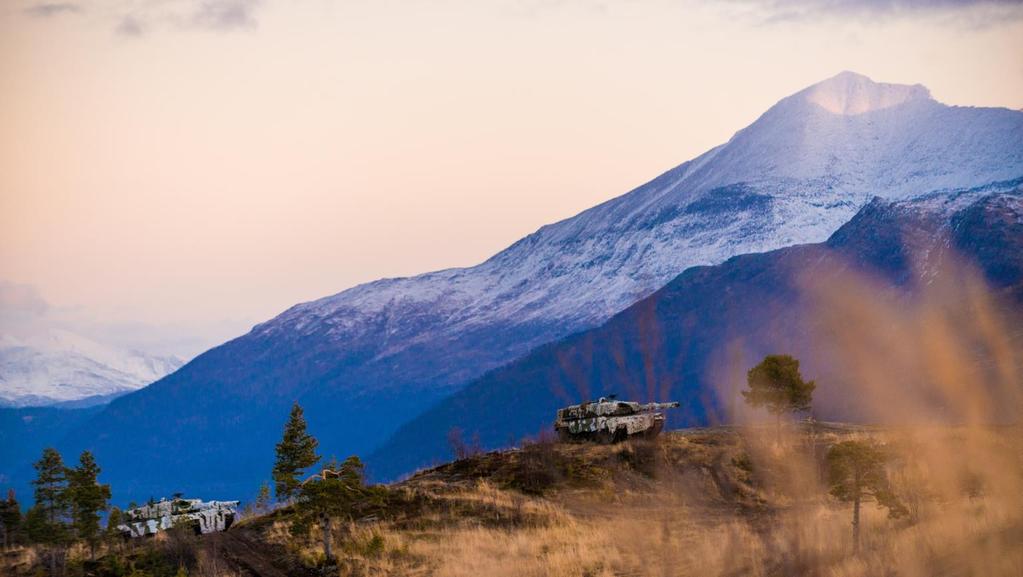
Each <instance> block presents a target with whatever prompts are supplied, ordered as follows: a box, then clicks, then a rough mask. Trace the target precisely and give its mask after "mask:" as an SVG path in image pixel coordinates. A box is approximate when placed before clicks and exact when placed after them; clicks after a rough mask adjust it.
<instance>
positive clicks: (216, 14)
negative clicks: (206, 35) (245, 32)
mask: <svg viewBox="0 0 1023 577" xmlns="http://www.w3.org/2000/svg"><path fill="white" fill-rule="evenodd" d="M259 4H260V0H204V1H202V2H199V5H198V6H197V7H196V9H195V12H194V13H193V17H192V22H193V23H194V24H195V25H196V26H199V27H202V28H207V29H212V30H231V29H235V28H251V27H253V26H255V25H256V20H255V17H254V12H255V11H256V9H257V8H258V7H259Z"/></svg>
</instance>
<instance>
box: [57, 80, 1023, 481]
mask: <svg viewBox="0 0 1023 577" xmlns="http://www.w3.org/2000/svg"><path fill="white" fill-rule="evenodd" d="M658 128H659V129H668V128H667V127H658ZM1020 177H1023V112H1020V111H1012V110H1007V109H1000V108H970V107H952V106H946V105H943V104H941V103H938V102H936V101H934V100H933V99H931V98H930V96H929V93H928V92H927V90H926V89H925V88H923V87H921V86H903V85H890V84H879V83H875V82H872V81H871V80H870V79H868V78H866V77H863V76H860V75H856V74H853V73H842V74H840V75H838V76H836V77H834V78H831V79H828V80H826V81H824V82H821V83H819V84H816V85H814V86H811V87H809V88H807V89H805V90H803V91H800V92H798V93H796V94H794V95H792V96H789V97H787V98H785V99H783V100H781V101H780V102H779V103H778V104H776V105H775V106H773V107H772V108H771V109H769V110H768V111H767V112H765V113H764V115H763V116H761V117H760V118H759V119H758V120H757V121H756V122H754V123H753V124H752V125H750V126H749V127H747V128H745V129H743V130H741V131H739V132H738V133H736V135H735V136H734V137H732V139H731V140H729V141H728V142H727V143H725V144H723V145H721V146H719V147H717V148H714V149H712V150H710V151H708V152H707V153H705V154H703V155H701V156H700V157H698V158H696V159H694V160H692V161H689V162H686V163H684V164H682V165H680V166H678V167H676V168H674V169H672V170H669V171H668V172H666V173H664V174H662V175H661V176H659V177H657V178H655V179H654V180H652V181H650V182H649V183H647V184H645V185H643V186H640V187H639V188H637V189H635V190H633V191H631V192H629V193H627V194H625V195H623V196H620V197H617V198H615V199H613V200H610V201H608V202H605V203H603V204H601V205H599V206H596V207H594V208H592V209H589V210H587V211H584V212H582V213H580V214H579V215H576V216H574V217H572V218H569V219H567V220H564V221H561V222H558V223H556V224H552V225H549V226H545V227H543V228H541V229H540V230H538V231H537V232H535V233H533V234H531V235H529V236H527V237H526V238H523V239H521V240H519V241H518V242H516V243H515V244H513V245H512V246H510V247H509V248H508V249H506V250H504V251H502V252H500V253H498V254H497V255H495V256H494V257H492V258H490V259H489V260H487V261H486V262H484V263H482V264H480V265H477V266H474V267H470V268H461V269H449V270H444V271H438V272H433V273H427V274H424V275H420V276H416V277H411V278H401V279H385V280H380V281H376V282H373V283H368V284H365V285H361V286H357V287H355V288H352V289H349V290H346V291H344V292H342V293H339V294H337V295H334V296H331V297H327V298H324V299H321V300H318V301H313V302H310V303H305V304H301V305H297V306H295V307H292V308H291V309H289V310H287V311H285V312H284V313H282V314H281V315H280V316H278V317H276V318H274V319H272V320H270V321H268V322H266V323H263V324H260V325H258V326H256V327H255V328H254V329H253V330H252V331H251V332H250V333H248V334H246V335H244V336H241V337H239V338H237V339H234V340H232V341H230V342H228V343H225V344H224V345H221V346H219V347H216V348H214V349H212V350H210V351H207V352H206V353H204V354H202V355H200V356H199V357H197V358H196V359H194V360H193V361H191V362H190V363H188V364H187V365H185V366H184V367H182V368H181V369H180V370H178V371H176V372H174V373H172V374H171V375H169V376H167V377H165V378H163V379H161V380H159V381H157V382H156V383H154V384H153V385H151V386H149V387H146V388H145V389H142V390H140V391H138V392H135V393H132V394H129V395H125V396H123V397H121V398H118V399H116V400H115V401H113V402H112V403H110V405H109V406H107V407H106V408H105V409H104V410H103V411H101V412H100V413H98V414H96V415H95V416H93V417H91V418H90V419H88V420H87V421H86V422H84V423H83V424H82V425H81V426H79V427H77V428H75V429H74V430H73V431H71V432H70V433H68V434H67V435H66V436H65V437H64V439H63V440H62V441H61V442H60V443H59V445H60V447H61V448H63V449H64V450H65V451H68V452H76V451H78V450H80V449H82V448H90V449H92V450H94V451H95V452H96V453H97V458H98V459H99V461H100V462H101V463H103V466H104V470H105V473H104V475H105V478H106V479H107V481H109V482H112V483H114V488H115V491H118V495H130V496H132V497H138V496H142V497H148V496H149V495H161V494H169V493H171V492H173V491H175V490H179V489H184V490H188V491H189V492H196V493H200V494H202V495H203V496H205V497H207V498H219V497H236V496H241V497H245V496H246V495H248V494H250V493H252V492H253V491H254V490H255V488H256V487H257V486H258V483H259V481H260V480H262V479H265V478H266V477H267V476H268V474H269V470H270V467H271V461H272V458H273V444H274V442H276V440H277V438H278V436H279V434H280V427H281V426H282V424H283V422H284V419H285V418H286V416H287V411H288V406H289V405H290V404H291V403H292V402H293V401H295V400H297V401H299V402H301V403H302V404H303V405H304V406H305V408H306V413H307V417H308V419H309V423H310V428H311V429H312V431H313V433H314V434H315V435H316V436H317V437H319V439H320V441H321V446H322V448H323V450H324V451H325V452H327V453H328V454H336V455H337V456H339V457H343V456H345V455H347V454H351V453H360V454H368V453H369V452H371V451H373V450H374V449H377V448H379V447H380V445H381V443H383V442H384V441H385V440H386V439H387V438H388V437H389V436H390V435H391V434H392V433H394V432H395V431H396V430H397V429H398V428H399V427H400V426H401V425H402V424H403V423H406V422H408V421H409V420H410V419H413V418H415V417H417V416H419V415H422V414H423V413H424V412H426V411H427V410H428V409H430V408H431V407H432V406H433V405H435V404H436V403H437V402H438V401H440V400H441V399H444V398H445V397H448V396H450V395H452V394H453V393H456V392H457V391H459V390H461V389H462V388H463V387H464V386H465V385H466V383H469V382H471V381H473V380H474V379H477V378H478V377H480V376H481V375H484V374H486V373H487V372H488V371H493V370H494V369H498V368H499V367H501V366H502V365H505V364H507V363H509V362H511V361H514V360H516V359H519V358H522V357H523V356H524V355H526V354H527V353H529V352H530V351H531V350H533V349H536V348H537V347H542V345H544V344H545V343H549V342H551V341H556V340H558V339H561V338H564V337H566V336H567V335H571V334H573V333H577V332H580V331H585V330H587V329H591V328H594V327H597V326H599V325H601V324H602V323H604V322H606V321H607V320H608V319H609V318H611V317H612V316H613V315H615V314H616V313H618V312H620V311H622V310H623V309H625V308H627V307H629V305H631V304H632V303H634V302H636V301H637V300H640V299H643V298H645V297H647V296H649V295H651V294H652V293H653V292H654V291H656V290H658V289H659V288H661V287H662V286H664V285H665V284H666V283H668V282H669V281H671V280H672V279H674V278H675V277H676V276H677V275H678V274H679V273H681V272H682V271H685V270H686V269H690V268H691V267H699V266H706V265H716V264H719V263H722V262H724V261H726V260H727V259H729V258H731V257H734V256H736V255H741V254H746V253H759V252H763V251H770V250H774V249H778V248H781V247H787V246H792V245H796V244H805V243H820V242H822V241H824V240H826V239H827V238H828V237H829V236H830V235H832V233H834V232H835V231H836V230H838V229H839V227H840V226H842V225H843V224H844V223H846V222H848V221H849V220H850V219H851V218H853V216H854V215H855V214H857V211H859V210H860V209H862V208H863V207H864V206H866V205H867V204H868V203H869V202H870V201H871V199H872V198H874V197H875V196H876V197H880V198H881V199H882V200H887V201H893V200H902V199H907V198H910V197H918V196H920V195H922V194H925V193H931V192H936V193H939V194H948V193H951V192H952V191H961V190H966V189H979V188H982V187H985V186H991V187H992V188H993V189H999V190H1001V189H1004V188H1006V187H1009V188H1011V186H1012V185H1011V184H1005V183H1011V182H1014V181H1016V179H1019V178H1020ZM998 183H1001V184H998ZM695 270H701V269H695ZM701 322H704V323H707V324H706V325H699V326H693V327H692V330H693V331H713V330H716V329H715V326H716V325H717V323H718V322H719V321H718V320H717V319H716V318H714V317H705V318H702V320H701ZM632 336H634V337H636V338H641V337H642V335H632ZM594 377H595V378H596V375H594ZM479 386H480V385H478V384H474V385H473V389H472V390H478V387H479ZM597 388H599V385H598V384H596V383H595V384H593V389H594V390H596V389H597ZM523 390H526V389H523ZM501 394H505V393H496V392H495V395H501ZM564 396H571V395H562V397H564ZM458 398H464V397H461V396H458V397H453V398H452V399H458ZM501 398H504V397H501ZM518 400H519V401H520V402H530V403H531V402H533V401H534V400H535V401H536V402H537V407H538V409H537V410H541V409H542V410H544V411H546V409H547V408H549V405H550V403H552V402H560V401H561V397H557V398H556V399H555V400H551V399H541V400H537V399H533V398H532V397H522V398H518ZM680 400H687V401H691V399H680ZM451 402H454V401H446V402H445V403H444V404H442V405H440V409H439V410H442V411H443V410H446V409H444V407H451V406H452V405H450V403H451ZM688 404H689V405H690V406H693V405H694V404H693V403H691V402H690V403H688ZM495 407H504V408H501V409H500V410H499V414H500V416H501V418H502V419H505V420H506V419H508V418H510V416H511V415H512V414H513V411H512V410H511V408H509V407H508V406H507V405H500V404H497V405H492V406H491V408H495ZM530 410H531V411H532V410H533V409H532V408H530ZM431 414H435V413H431ZM496 416H497V415H496V414H494V415H492V416H491V417H489V418H496ZM703 416H705V414H703V413H702V412H699V411H698V412H694V413H693V414H692V415H690V417H691V418H690V420H689V421H688V422H698V421H699V419H700V418H702V417H703ZM477 417H478V415H477ZM434 422H436V423H439V424H440V425H439V426H442V425H443V424H444V423H447V422H449V421H448V420H445V419H439V420H436V421H434ZM406 430H407V429H406ZM414 430H415V429H414ZM516 430H518V429H516ZM509 432H512V431H510V430H509ZM443 433H444V432H443V431H442V434H443ZM488 434H489V433H488ZM495 434H496V433H495ZM396 439H397V437H396ZM502 440H506V439H502ZM488 442H493V438H492V437H488ZM424 443H425V445H424V456H425V458H430V456H431V455H434V454H435V453H436V451H435V447H433V446H432V445H431V443H433V439H432V437H431V438H429V439H424ZM399 445H401V447H402V449H401V450H402V451H405V450H406V448H407V446H406V445H404V444H403V443H399ZM389 446H390V445H389ZM421 460H422V459H418V460H417V459H412V458H409V457H408V455H407V454H405V453H402V454H401V455H395V458H394V460H393V462H390V455H389V453H388V452H386V451H383V452H378V453H377V454H376V457H375V458H374V467H376V469H375V470H376V471H377V472H378V474H386V475H391V474H397V473H400V472H402V471H403V470H404V468H405V467H408V466H414V465H415V464H416V462H418V461H421ZM140 463H145V465H144V466H140Z"/></svg>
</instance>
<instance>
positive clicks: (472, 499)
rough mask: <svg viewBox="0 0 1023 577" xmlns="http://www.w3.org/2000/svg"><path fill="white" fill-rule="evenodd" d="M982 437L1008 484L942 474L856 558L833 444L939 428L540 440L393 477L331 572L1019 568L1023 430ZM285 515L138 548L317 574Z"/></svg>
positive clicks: (348, 529)
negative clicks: (833, 495) (837, 489)
mask: <svg viewBox="0 0 1023 577" xmlns="http://www.w3.org/2000/svg"><path fill="white" fill-rule="evenodd" d="M940 435H941V437H942V439H943V440H942V444H945V445H947V444H948V443H950V442H952V443H958V442H963V443H966V441H965V440H963V439H964V438H965V437H964V436H963V433H961V432H959V431H949V430H943V431H941V432H940ZM984 435H985V439H986V440H985V441H983V446H984V447H989V446H997V447H1000V448H1001V449H1005V448H1006V447H1011V449H1010V450H1008V451H1004V450H1001V452H1000V453H998V454H1000V455H1002V456H1005V455H1008V456H1009V457H1010V464H1009V465H1008V468H1007V469H1006V468H1000V469H998V478H1006V479H1009V478H1011V481H1010V482H1009V484H1008V485H1007V486H1002V487H1000V488H996V487H995V486H994V484H993V481H994V478H993V479H992V483H988V484H989V485H991V487H992V488H991V490H990V494H987V493H985V492H982V493H983V494H982V495H981V496H979V497H978V496H976V495H974V497H973V498H967V497H966V496H965V495H966V493H962V492H958V491H959V490H958V489H953V490H952V493H949V494H940V493H941V491H943V490H944V489H942V487H941V486H940V485H937V484H936V485H935V486H934V487H929V488H928V491H930V493H928V495H930V496H929V497H928V498H925V499H920V500H916V501H914V500H909V501H907V503H908V504H909V505H910V506H911V509H912V511H913V513H914V517H913V519H912V520H911V521H908V520H903V521H892V520H888V519H887V518H886V517H885V515H884V512H883V511H880V510H878V509H876V508H875V507H874V506H873V505H867V506H865V508H864V548H865V551H866V554H865V555H863V556H862V557H861V558H860V559H853V558H852V557H850V555H849V550H850V548H851V535H850V531H849V521H850V509H849V507H848V506H847V505H843V504H839V503H835V502H834V501H833V500H831V499H829V498H828V497H827V496H826V491H825V490H824V489H823V487H822V478H821V476H822V473H823V466H822V465H823V459H824V454H825V452H826V449H827V446H828V445H830V444H831V443H833V442H835V441H836V440H840V439H846V438H863V437H878V438H881V439H884V440H885V441H887V442H889V443H891V444H892V446H897V447H902V448H908V447H911V446H915V445H911V444H910V443H911V442H919V441H920V440H921V438H925V439H926V438H934V437H933V434H932V433H928V434H927V435H926V436H925V437H920V436H918V435H917V434H915V433H914V434H910V433H907V432H904V431H903V432H900V431H891V430H888V431H878V430H870V429H867V428H863V427H848V426H839V425H830V426H829V425H823V424H819V425H818V426H816V427H814V428H813V430H812V431H811V430H810V429H808V428H807V427H805V426H802V427H801V428H800V430H798V431H795V430H793V431H789V432H788V433H787V434H786V436H785V437H784V438H783V439H782V443H781V445H777V444H776V442H775V438H774V430H773V429H772V428H763V429H760V428H747V429H738V428H727V427H721V428H712V429H691V430H684V431H677V432H673V433H668V434H664V435H662V436H661V437H660V439H658V440H657V441H656V442H648V441H630V442H626V443H622V444H618V445H611V446H601V445H590V444H557V443H552V442H540V443H534V444H527V445H526V446H524V447H523V448H522V449H516V450H510V451H499V452H492V453H487V454H481V455H476V456H472V457H469V458H466V459H462V460H458V461H455V462H451V463H448V464H445V465H442V466H439V467H436V468H433V469H428V470H424V471H421V472H419V473H418V474H416V475H414V476H412V477H411V478H409V479H407V480H405V481H403V482H400V483H396V484H394V485H392V486H390V489H391V491H390V497H389V498H388V502H387V505H386V506H385V507H383V508H380V509H376V510H367V511H363V512H362V513H361V514H360V517H361V518H359V519H356V520H354V521H351V522H347V523H342V524H341V525H342V526H341V530H340V531H338V535H337V552H338V556H339V559H340V561H339V567H338V571H337V572H334V571H329V572H327V573H326V574H335V575H336V574H341V575H424V576H425V575H437V576H452V577H455V576H463V575H465V576H469V575H496V576H501V575H537V576H541V575H569V576H571V575H575V576H611V575H651V576H653V575H796V574H810V575H849V576H853V575H872V574H879V573H883V572H890V573H891V574H895V575H918V574H919V575H924V574H928V575H929V574H945V575H973V574H976V575H980V574H984V575H1012V574H1017V570H1018V569H1019V568H1020V567H1023V548H1019V547H1016V545H1018V544H1019V543H1023V513H1020V512H1019V507H1018V506H1017V505H1018V504H1019V501H1018V498H1016V497H1011V495H1013V494H1016V495H1018V491H1017V489H1018V488H1019V487H1020V486H1021V485H1020V483H1019V474H1020V473H1021V470H1020V469H1019V468H1018V465H1019V460H1018V458H1019V456H1020V452H1019V447H1020V445H1019V443H1018V442H1017V441H1018V439H1019V431H1018V430H1011V431H1010V432H1009V433H1005V432H996V433H990V432H987V433H985V434H984ZM957 439H958V440H957ZM1007 441H1008V444H1006V442H1007ZM970 447H975V445H970ZM925 449H926V447H924V448H920V449H914V450H910V451H907V452H906V453H905V454H907V455H911V454H914V452H919V453H920V454H927V453H926V451H925ZM908 462H909V461H905V462H904V464H903V465H900V468H898V470H897V471H893V478H895V479H896V481H898V482H905V483H906V485H907V486H909V485H910V484H911V483H910V479H911V472H912V471H915V470H916V469H915V468H914V467H909V466H905V463H908ZM991 462H992V463H993V462H994V461H991ZM1003 465H1004V463H1003ZM1002 490H1005V491H1004V492H1001V491H1002ZM934 491H938V493H939V494H938V495H935V494H934V493H933V492H934ZM923 493H924V492H923V491H921V492H919V494H923ZM1005 495H1010V497H1005ZM932 497H933V498H932ZM1006 498H1008V499H1009V501H1005V499H1006ZM1013 499H1015V500H1013ZM289 518H290V512H289V510H288V509H286V508H285V509H280V510H278V511H275V512H273V513H271V514H267V515H253V516H250V517H248V518H247V519H244V520H243V521H241V522H239V523H238V524H236V525H235V527H233V528H232V529H231V530H230V531H228V532H227V533H225V534H221V535H213V536H207V537H204V538H202V539H200V540H190V541H189V540H186V542H184V543H182V542H180V541H175V540H173V539H168V538H162V539H160V540H155V541H153V542H150V543H147V544H144V545H142V546H141V547H138V548H136V550H135V552H134V553H132V555H135V557H136V558H138V557H139V556H140V555H142V556H144V555H149V554H151V553H150V552H152V551H156V552H157V553H158V556H159V555H162V556H163V557H164V558H166V559H170V563H169V564H168V566H169V567H172V568H173V567H176V565H175V564H174V559H180V560H183V561H184V562H185V564H186V565H187V566H189V567H190V571H191V572H190V574H191V575H193V576H195V575H200V576H213V575H236V576H241V575H260V576H264V577H276V576H279V575H280V576H283V575H293V576H302V575H318V574H324V573H323V568H322V566H318V565H319V564H320V563H321V559H320V558H319V551H318V545H319V536H318V535H317V534H316V533H315V531H314V532H313V534H310V535H309V536H308V537H307V538H298V539H296V538H294V537H292V536H290V535H289V533H288V530H287V528H288V524H289ZM964 527H965V528H964ZM182 551H185V552H184V553H182ZM981 569H983V570H981ZM175 570H176V569H175ZM93 571H94V574H97V575H103V574H112V573H104V572H103V571H99V570H96V569H94V570H93ZM150 574H152V575H154V576H156V575H160V573H159V572H158V571H156V570H154V569H150ZM168 574H169V575H172V574H173V573H168Z"/></svg>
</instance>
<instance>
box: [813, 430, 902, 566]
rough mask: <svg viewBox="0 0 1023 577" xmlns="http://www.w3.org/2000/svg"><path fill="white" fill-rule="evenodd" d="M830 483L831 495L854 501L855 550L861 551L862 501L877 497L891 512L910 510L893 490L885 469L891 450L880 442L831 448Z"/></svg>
mask: <svg viewBox="0 0 1023 577" xmlns="http://www.w3.org/2000/svg"><path fill="white" fill-rule="evenodd" d="M827 462H828V483H829V485H830V487H831V491H830V492H831V495H832V496H833V497H835V498H837V499H839V500H841V501H845V502H848V503H852V504H853V520H852V531H853V553H859V551H860V504H861V502H863V501H864V500H867V499H871V498H872V499H874V501H876V502H877V506H878V507H884V508H887V509H888V516H889V517H892V518H898V517H902V516H903V515H906V514H907V513H908V511H907V510H906V507H905V506H904V505H903V504H902V502H901V501H899V499H898V497H896V496H895V494H894V493H893V492H892V490H891V488H890V486H889V484H888V476H887V474H886V472H885V464H886V463H887V462H888V454H887V453H886V452H885V451H884V449H883V448H882V447H880V446H878V445H876V444H873V443H868V442H864V441H843V442H841V443H837V444H835V445H833V446H832V447H831V449H829V450H828V457H827Z"/></svg>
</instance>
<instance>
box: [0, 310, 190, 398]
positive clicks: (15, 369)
mask: <svg viewBox="0 0 1023 577" xmlns="http://www.w3.org/2000/svg"><path fill="white" fill-rule="evenodd" d="M183 364H184V363H183V362H182V361H181V359H178V358H176V357H158V356H151V355H147V354H145V353H141V352H139V351H132V350H122V349H119V348H116V347H111V346H107V345H104V344H100V343H98V342H96V341H94V340H91V339H88V338H86V337H83V336H81V335H79V334H76V333H73V332H71V331H67V330H63V329H48V330H46V331H44V332H42V333H41V334H35V335H32V336H28V337H22V338H18V337H15V336H11V335H4V336H2V337H0V406H4V405H6V406H30V405H33V406H41V405H52V404H57V403H68V402H78V403H85V404H88V403H99V402H103V401H104V400H109V399H110V398H111V397H114V396H117V395H120V394H124V393H127V392H130V391H134V390H137V389H139V388H140V387H144V386H145V385H148V384H149V383H152V382H153V381H156V380H158V379H160V378H161V377H164V376H165V375H167V374H168V373H171V372H173V371H175V370H177V369H178V368H180V367H181V365H183Z"/></svg>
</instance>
